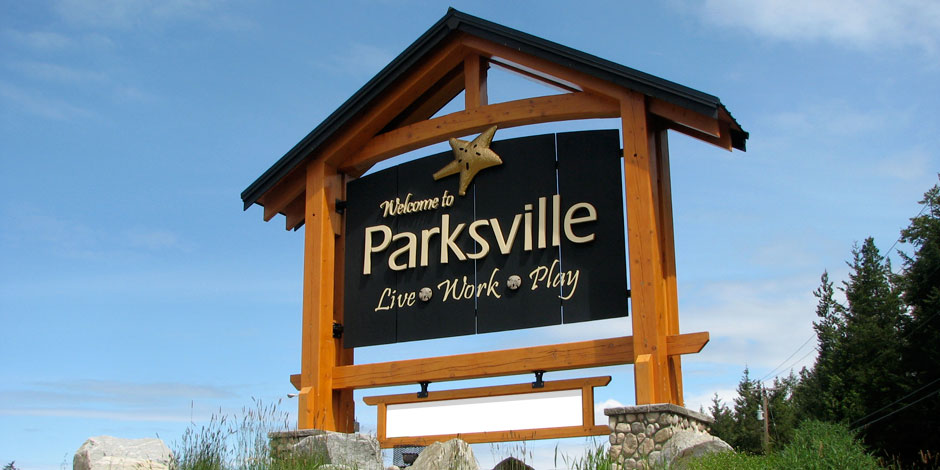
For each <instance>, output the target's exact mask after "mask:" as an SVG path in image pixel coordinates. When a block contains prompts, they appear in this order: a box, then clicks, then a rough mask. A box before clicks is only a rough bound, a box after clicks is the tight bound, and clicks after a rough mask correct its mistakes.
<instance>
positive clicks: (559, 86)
mask: <svg viewBox="0 0 940 470" xmlns="http://www.w3.org/2000/svg"><path fill="white" fill-rule="evenodd" d="M489 63H491V64H493V65H494V66H496V67H501V68H503V69H506V70H508V71H509V72H512V73H514V74H517V75H522V76H523V77H525V78H528V79H530V80H534V81H536V82H539V83H541V84H543V85H545V86H547V87H549V88H554V89H556V90H558V91H560V92H564V93H576V92H579V91H584V90H581V89H580V88H575V87H572V86H571V85H569V84H567V83H563V82H561V81H560V80H557V79H555V80H553V79H552V77H548V76H543V75H539V74H538V73H534V72H532V71H531V70H525V69H522V68H519V67H517V66H515V65H513V64H511V63H509V62H507V61H504V60H499V59H498V58H496V57H491V58H490V60H489Z"/></svg>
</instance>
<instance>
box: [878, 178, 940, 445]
mask: <svg viewBox="0 0 940 470" xmlns="http://www.w3.org/2000/svg"><path fill="white" fill-rule="evenodd" d="M920 203H921V204H923V205H924V208H923V211H922V213H921V215H918V216H917V217H914V218H912V219H911V223H910V225H909V226H908V227H907V228H906V229H904V230H902V231H901V240H902V241H904V242H906V243H909V244H910V245H911V246H912V247H914V249H915V251H914V253H913V255H912V256H909V255H905V254H903V253H902V254H901V258H902V260H903V264H904V270H903V272H902V274H901V275H900V276H899V280H898V284H899V285H900V288H901V290H902V291H903V295H902V298H903V300H904V302H905V304H907V306H908V308H909V312H910V317H909V321H908V322H907V323H906V324H905V325H904V333H903V339H904V345H903V347H904V350H903V352H902V364H903V368H904V370H905V371H906V378H907V380H908V382H909V383H908V387H907V388H908V389H909V390H910V392H909V393H908V394H906V395H910V396H909V397H908V398H907V399H905V400H901V402H899V403H898V404H896V405H895V406H894V407H893V408H892V409H891V411H897V413H895V414H894V415H892V416H890V417H887V418H885V419H884V421H891V422H893V423H894V424H895V425H896V427H898V428H903V429H907V430H911V429H913V430H916V432H907V433H904V435H903V436H902V437H903V438H904V440H903V447H902V448H899V449H898V454H899V456H900V457H901V458H902V459H903V460H905V461H907V462H908V463H913V461H916V458H914V457H915V456H917V454H918V452H919V451H928V450H929V451H931V452H932V453H933V454H934V455H936V454H938V453H940V394H938V392H940V185H935V186H934V187H933V188H931V189H930V190H929V191H927V192H926V193H925V194H924V199H923V200H921V201H920ZM902 408H903V409H902Z"/></svg>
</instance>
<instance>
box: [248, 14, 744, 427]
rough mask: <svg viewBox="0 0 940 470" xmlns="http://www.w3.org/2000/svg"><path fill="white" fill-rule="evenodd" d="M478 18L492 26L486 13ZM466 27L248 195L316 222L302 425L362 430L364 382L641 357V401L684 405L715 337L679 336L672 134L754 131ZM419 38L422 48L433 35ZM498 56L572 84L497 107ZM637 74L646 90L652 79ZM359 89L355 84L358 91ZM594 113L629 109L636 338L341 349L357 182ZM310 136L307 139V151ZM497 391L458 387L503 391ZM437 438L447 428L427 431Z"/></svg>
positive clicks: (309, 243)
mask: <svg viewBox="0 0 940 470" xmlns="http://www.w3.org/2000/svg"><path fill="white" fill-rule="evenodd" d="M448 16H453V17H460V16H462V14H460V13H459V12H458V13H448ZM453 19H454V18H450V19H449V20H448V21H451V20H453ZM461 21H465V20H461ZM440 24H444V23H440ZM476 27H477V28H479V27H483V28H484V29H485V28H489V26H487V25H485V24H482V23H481V24H477V25H476ZM468 31H474V29H473V28H470V29H467V30H454V31H451V32H449V33H447V35H446V36H444V37H443V39H440V40H436V39H435V41H437V42H434V43H433V44H432V45H431V46H429V47H427V48H424V49H421V48H417V49H415V50H419V49H420V51H421V52H420V55H419V56H417V57H414V58H413V59H414V60H411V58H409V60H408V62H407V64H408V65H407V67H405V68H403V69H402V70H395V71H394V73H395V75H394V79H389V80H387V81H384V80H383V83H384V85H383V87H382V88H381V90H380V93H377V94H374V95H369V96H368V98H367V100H368V101H367V102H364V103H353V104H352V105H350V106H352V107H353V108H355V110H356V111H355V113H354V114H350V116H353V117H352V118H349V120H348V121H344V122H343V124H342V125H341V126H338V127H335V128H331V129H333V130H331V131H330V133H329V134H328V135H327V136H326V138H325V139H324V140H322V141H318V143H317V144H316V145H315V146H313V147H304V148H310V149H311V150H303V151H304V152H307V153H306V154H303V155H302V157H303V159H302V161H301V163H300V164H297V165H293V166H290V167H288V169H285V170H284V173H278V176H277V180H276V183H275V182H272V183H271V184H270V185H269V186H265V188H266V189H264V193H263V194H261V195H260V196H259V197H258V198H257V199H255V200H252V201H250V202H249V204H250V203H251V202H257V203H259V204H261V205H263V206H264V220H265V221H268V220H271V219H272V218H274V217H275V216H276V215H277V214H283V215H285V226H286V228H287V229H288V230H292V229H297V228H299V227H300V226H305V227H306V228H305V231H304V281H303V332H302V337H303V347H302V359H301V373H300V374H295V375H292V376H291V383H293V384H294V386H295V387H297V389H298V390H299V391H300V394H299V405H298V411H299V413H298V426H299V427H300V428H312V427H316V428H320V429H325V430H332V431H345V432H349V431H352V429H353V427H354V423H355V420H354V406H353V400H352V392H353V390H355V389H361V388H369V387H381V386H388V385H401V384H408V383H418V382H422V381H431V382H440V381H447V380H460V379H470V378H479V377H492V376H499V375H515V374H527V373H531V372H532V371H535V370H545V371H553V370H565V369H576V368H586V367H597V366H606V365H614V364H631V363H632V364H634V379H635V387H636V402H637V404H650V403H664V402H667V403H674V404H677V405H682V404H683V392H682V368H681V355H682V354H691V353H697V352H698V351H700V350H701V349H702V347H704V345H705V344H706V343H707V342H708V333H706V332H701V333H692V334H680V333H679V331H680V330H679V323H678V308H677V305H678V294H677V283H676V260H675V247H674V243H675V242H674V235H673V232H674V230H673V220H672V219H673V213H672V198H671V182H670V171H669V170H670V169H669V151H668V142H667V130H675V131H678V132H681V133H684V134H686V135H689V136H692V137H694V138H696V139H700V140H702V141H704V142H707V143H711V144H713V145H717V146H719V147H722V148H725V149H728V150H730V149H731V148H732V137H731V135H732V130H734V131H735V132H737V133H738V134H736V139H738V140H737V141H736V143H735V144H734V145H735V147H736V148H740V149H742V150H743V141H742V140H741V135H743V136H744V137H743V138H744V139H746V133H744V132H743V130H742V129H741V128H740V126H739V125H738V124H737V123H736V122H735V121H734V119H733V118H732V117H731V116H730V114H729V113H728V112H727V110H726V109H725V108H724V107H723V106H722V105H721V104H720V102H717V99H715V101H714V103H713V104H714V105H715V108H709V107H704V108H703V107H702V106H690V107H684V106H680V105H678V104H676V103H683V102H685V101H683V100H687V98H688V96H686V95H683V96H679V95H681V94H682V93H685V92H684V91H681V90H679V91H677V92H676V94H674V95H668V94H666V95H664V94H658V95H657V94H654V95H656V97H654V96H651V95H649V94H644V93H642V92H640V91H637V90H634V89H631V88H628V86H627V85H624V83H625V82H623V81H616V80H609V79H608V78H609V76H608V75H606V73H607V72H603V71H602V72H603V73H592V72H591V70H594V69H592V67H595V69H596V67H601V66H603V64H601V65H598V63H596V62H590V61H588V62H590V63H588V62H584V63H582V67H573V66H572V63H571V62H569V61H567V60H566V59H564V60H562V59H563V58H562V59H557V58H558V57H561V56H558V55H557V54H562V53H567V52H565V51H561V50H560V49H551V50H548V49H546V50H545V51H542V52H543V53H538V54H536V53H533V52H532V51H533V48H538V47H540V44H539V43H537V41H536V42H531V43H526V44H528V45H527V46H526V47H517V46H518V43H517V46H510V45H507V44H509V42H500V41H496V40H493V37H494V36H493V34H496V35H497V36H498V35H499V34H504V33H503V32H500V31H497V32H496V33H493V34H490V35H489V36H487V37H488V38H485V37H483V36H486V35H481V36H477V35H475V34H471V33H470V32H468ZM494 31H495V30H494ZM491 33H492V31H491ZM427 37H436V36H433V35H430V36H427ZM516 39H518V38H514V40H516ZM518 40H521V41H531V40H530V39H525V38H522V39H518ZM420 41H421V40H419V42H416V44H418V45H421V44H424V43H421V42H420ZM409 50H411V49H409ZM407 52H408V51H406V54H407ZM406 54H403V55H406ZM397 60H398V59H396V61H397ZM592 60H593V59H592ZM490 64H493V65H496V66H500V67H503V68H505V69H506V70H509V71H510V72H514V73H519V74H521V75H523V76H526V77H528V78H532V79H535V80H538V81H541V82H544V83H546V84H548V85H550V86H553V87H555V88H556V89H558V90H560V91H562V92H563V93H562V94H558V95H550V96H541V97H533V98H528V99H523V100H516V101H509V102H504V103H490V102H489V99H488V93H487V92H488V90H487V69H488V67H489V66H490ZM585 64H586V65H585ZM385 73H386V71H383V72H382V73H381V74H385ZM381 74H380V75H381ZM379 78H380V77H378V76H377V78H376V80H378V79H379ZM634 78H635V77H634ZM653 78H655V77H653ZM639 80H640V81H642V80H645V79H644V78H642V77H640V79H639ZM374 81H375V80H374ZM370 83H371V82H370ZM637 83H639V85H640V86H639V87H638V89H643V87H648V86H649V84H645V85H644V84H643V83H640V82H637ZM660 85H661V84H660ZM677 87H678V86H677ZM364 89H365V87H364ZM676 89H678V88H676ZM461 91H464V92H465V97H464V109H463V110H461V111H456V112H453V113H450V114H447V115H444V116H439V117H432V116H434V114H435V113H437V112H438V111H439V110H440V109H441V108H443V107H444V106H445V105H446V104H447V103H448V102H450V101H451V100H452V99H453V98H454V97H456V96H457V95H458V94H459V93H460V92H461ZM691 91H692V92H694V90H691ZM695 93H697V92H695ZM360 95H361V94H359V93H357V95H355V96H354V99H352V100H350V101H351V102H352V101H355V99H358V98H356V97H359V96H360ZM362 96H365V95H362ZM677 96H678V98H677ZM689 96H691V95H689ZM693 98H694V96H693ZM712 98H713V97H712ZM667 99H669V100H672V101H675V102H670V101H667ZM688 99H689V100H690V99H692V98H688ZM348 104H349V102H347V105H348ZM347 105H344V107H345V106H347ZM693 108H694V109H693ZM702 109H707V110H711V109H717V111H716V112H715V113H714V115H706V114H702V113H701V112H700V111H701V110H702ZM342 110H343V109H342V108H341V110H339V111H342ZM593 118H619V119H620V123H621V131H622V137H623V153H624V157H623V169H624V193H625V198H626V203H627V233H626V238H627V241H628V262H629V265H630V278H629V284H630V290H631V298H632V324H633V336H621V337H617V338H610V339H602V340H592V341H582V342H576V343H566V344H558V345H544V346H536V347H530V348H520V349H508V350H503V351H490V352H482V353H473V354H461V355H454V356H443V357H433V358H425V359H415V360H407V361H394V362H383V363H374V364H355V363H354V360H353V359H354V357H353V350H352V349H347V348H344V347H343V340H342V337H341V334H340V335H338V336H339V337H337V335H334V332H333V331H334V325H335V324H340V325H342V323H343V270H344V267H343V263H342V260H343V259H344V250H345V234H344V233H343V229H344V221H343V215H342V214H341V213H340V212H339V211H338V210H337V209H338V208H337V201H341V200H344V199H345V192H346V183H347V181H349V180H351V179H352V178H357V177H359V176H360V175H362V174H363V173H364V172H365V171H367V170H368V169H369V168H370V167H371V166H372V165H374V164H375V163H378V162H380V161H382V160H385V159H388V158H391V157H393V156H395V155H399V154H401V153H404V152H407V151H411V150H415V149H418V148H422V147H425V146H427V145H431V144H434V143H437V142H442V141H445V140H447V139H448V138H451V137H462V136H467V135H470V134H474V133H477V132H480V131H482V130H483V129H486V128H488V127H490V126H492V125H494V124H495V125H498V126H499V127H500V128H507V127H514V126H524V125H530V124H538V123H545V122H557V121H566V120H575V119H593ZM308 137H309V136H308ZM306 143H307V142H306V139H305V141H302V142H301V144H298V147H303V146H304V145H306ZM292 152H293V151H292ZM278 171H280V170H278ZM272 181H273V180H272ZM243 198H244V195H243ZM548 383H549V382H546V384H548ZM592 383H593V382H592ZM493 390H495V389H492V388H490V389H488V390H484V391H483V392H481V391H480V390H479V389H473V391H472V392H471V391H465V392H459V393H497V392H494V391H493ZM498 390H504V389H498ZM505 390H509V388H506V389H505ZM442 393H448V392H432V394H433V395H434V396H441V395H438V394H442ZM449 393H451V394H453V393H458V392H449ZM499 393H501V392H499ZM379 398H383V397H373V398H370V399H374V400H373V401H375V402H376V404H378V405H379V406H380V409H381V407H383V406H386V405H387V404H388V403H390V401H388V400H391V399H392V398H389V397H384V398H385V399H386V400H385V401H381V400H379ZM376 400H378V401H376ZM585 423H587V421H585ZM380 426H382V423H381V420H380ZM588 428H589V427H588V426H587V424H584V425H583V426H581V427H580V428H579V429H580V430H574V429H567V430H564V429H563V430H553V431H546V430H540V432H538V433H534V434H533V433H531V432H528V431H526V432H521V433H513V434H512V437H513V438H516V439H534V438H542V437H561V436H562V435H570V433H572V432H588V431H590V432H595V431H598V429H588ZM604 433H606V428H605V432H604ZM576 435H586V434H576ZM462 437H466V436H462ZM508 437H510V436H509V434H506V433H503V434H499V435H493V434H491V433H482V434H481V435H480V436H474V437H472V438H473V439H478V441H479V442H487V441H490V442H492V441H496V440H506V439H508ZM433 438H441V436H431V437H428V439H433ZM422 442H425V441H422Z"/></svg>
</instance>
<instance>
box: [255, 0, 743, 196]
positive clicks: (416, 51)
mask: <svg viewBox="0 0 940 470" xmlns="http://www.w3.org/2000/svg"><path fill="white" fill-rule="evenodd" d="M458 32H460V33H465V34H469V35H472V36H476V37H479V38H482V39H486V40H488V41H491V42H494V43H496V44H500V45H503V46H506V47H510V48H512V49H515V50H518V51H520V52H524V53H526V54H529V55H532V56H535V57H538V58H541V59H545V60H548V61H551V62H554V63H556V64H559V65H561V66H564V67H567V68H569V69H572V70H577V71H579V72H582V73H585V74H588V75H591V76H594V77H597V78H599V79H601V80H605V81H607V82H610V83H615V84H617V85H620V86H623V87H625V88H629V89H631V90H635V91H637V92H640V93H643V94H645V95H647V96H651V97H655V98H658V99H661V100H663V101H666V102H669V103H672V104H675V105H677V106H681V107H683V108H687V109H690V110H692V111H695V112H698V113H701V114H704V115H706V116H710V117H713V118H717V117H718V115H719V111H720V110H723V111H724V112H726V113H727V112H728V110H727V108H725V107H724V105H723V104H721V101H720V100H719V99H718V98H717V97H715V96H712V95H709V94H707V93H702V92H700V91H698V90H694V89H692V88H689V87H686V86H683V85H679V84H678V83H674V82H670V81H668V80H664V79H662V78H659V77H656V76H653V75H650V74H648V73H644V72H640V71H639V70H635V69H632V68H630V67H625V66H623V65H620V64H617V63H614V62H611V61H609V60H605V59H602V58H600V57H597V56H593V55H591V54H586V53H584V52H581V51H578V50H575V49H572V48H570V47H566V46H563V45H561V44H558V43H554V42H551V41H547V40H545V39H542V38H539V37H536V36H533V35H531V34H526V33H523V32H521V31H517V30H515V29H512V28H507V27H505V26H502V25H500V24H496V23H493V22H491V21H487V20H484V19H482V18H477V17H475V16H472V15H468V14H466V13H463V12H460V11H457V10H455V9H453V8H450V9H448V11H447V14H446V15H444V17H443V18H441V19H440V21H438V22H437V23H435V24H434V26H432V27H431V28H430V29H428V30H427V31H426V32H425V33H424V34H422V35H421V37H419V38H418V39H417V40H416V41H415V42H414V43H412V44H411V45H410V46H408V48H407V49H405V50H404V51H403V52H402V53H401V54H399V55H398V57H396V58H395V60H393V61H392V62H390V63H389V64H388V65H386V66H385V68H383V69H382V71H380V72H379V73H378V74H376V75H375V76H374V77H372V79H371V80H369V81H368V83H366V84H365V85H363V87H362V88H360V89H359V91H357V92H356V93H355V94H354V95H352V96H351V97H350V98H349V99H348V100H346V102H345V103H343V104H342V105H341V106H340V107H339V108H337V109H336V111H333V113H332V114H330V115H329V117H327V118H326V119H324V120H323V122H321V123H320V125H318V126H317V127H316V128H315V129H313V130H312V131H310V133H309V134H307V136H306V137H304V138H303V139H302V140H301V141H300V142H298V143H297V145H295V146H294V148H292V149H290V151H288V152H287V153H286V154H284V156H283V157H281V159H280V160H278V161H277V162H276V163H275V164H274V165H273V166H271V168H269V169H268V170H267V171H265V172H264V174H262V175H261V176H260V177H259V178H258V179H257V180H255V182H254V183H252V184H251V185H250V186H248V188H246V189H245V190H244V191H242V194H241V198H242V202H244V204H245V209H248V208H249V207H251V205H252V204H255V203H256V202H258V199H259V198H261V196H262V195H263V194H265V193H266V192H267V191H268V190H270V189H271V188H272V187H273V186H274V185H275V184H276V183H277V182H278V181H280V180H281V179H282V178H284V177H285V176H287V174H288V173H290V172H291V171H292V170H293V169H294V168H296V167H297V166H298V165H300V164H301V162H302V161H303V160H304V158H306V157H307V156H308V155H310V154H311V153H312V152H314V151H316V150H317V149H318V148H319V147H320V146H321V145H323V144H324V143H325V142H326V141H327V140H328V139H329V138H330V137H331V136H332V135H333V134H334V133H335V132H337V131H338V130H339V129H341V128H342V127H343V126H344V125H346V123H347V122H349V121H350V120H351V119H354V118H355V117H356V116H357V115H358V113H359V112H360V111H362V110H363V109H364V108H366V107H367V106H368V105H369V104H370V103H371V102H372V101H373V100H374V99H375V98H376V97H378V96H380V95H381V94H382V93H383V92H384V91H385V90H386V88H388V87H389V86H391V85H392V84H393V83H394V82H395V80H396V79H398V78H399V77H401V76H402V74H404V73H406V72H407V71H408V70H410V69H411V67H412V66H414V65H415V64H416V63H417V62H418V61H419V60H420V59H421V58H422V57H424V56H425V55H427V54H428V53H429V52H430V51H432V50H433V49H434V48H435V47H437V46H438V45H439V44H441V43H443V42H444V41H445V40H446V39H447V38H448V37H449V36H451V35H452V34H455V33H458ZM727 115H728V116H731V114H730V113H728V114H727ZM733 119H734V118H733V117H732V120H733ZM734 124H737V122H735V123H734ZM734 127H737V128H738V129H735V128H734ZM739 129H740V126H732V129H731V144H732V146H733V147H734V148H736V149H739V150H745V142H746V141H747V138H748V133H747V132H745V131H743V130H739Z"/></svg>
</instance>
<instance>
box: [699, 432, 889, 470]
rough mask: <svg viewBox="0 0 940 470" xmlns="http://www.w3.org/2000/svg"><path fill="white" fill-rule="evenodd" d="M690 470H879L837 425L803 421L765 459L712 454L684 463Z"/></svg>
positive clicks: (859, 446)
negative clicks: (784, 443)
mask: <svg viewBox="0 0 940 470" xmlns="http://www.w3.org/2000/svg"><path fill="white" fill-rule="evenodd" d="M686 468H689V469H690V470H718V469H731V470H750V469H781V470H784V469H785V470H791V469H805V470H830V469H831V470H842V469H853V470H855V469H861V470H865V469H878V468H881V467H880V466H879V465H878V461H877V460H876V459H875V458H874V457H872V456H871V455H869V454H868V453H867V452H865V448H864V447H863V446H862V444H861V443H860V442H859V441H858V440H856V439H855V437H854V436H853V435H852V433H851V432H849V430H848V429H847V428H846V427H845V426H843V425H840V424H831V423H823V422H820V421H806V422H804V423H803V424H801V425H800V427H799V428H798V429H797V430H796V432H795V433H794V436H793V440H792V441H791V442H790V443H789V444H787V445H786V446H785V447H784V448H783V449H782V450H781V451H780V452H777V453H776V454H772V455H768V456H754V455H746V454H743V453H737V452H726V453H722V454H711V455H707V456H705V457H702V458H700V459H694V460H691V461H689V462H687V467H686Z"/></svg>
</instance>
